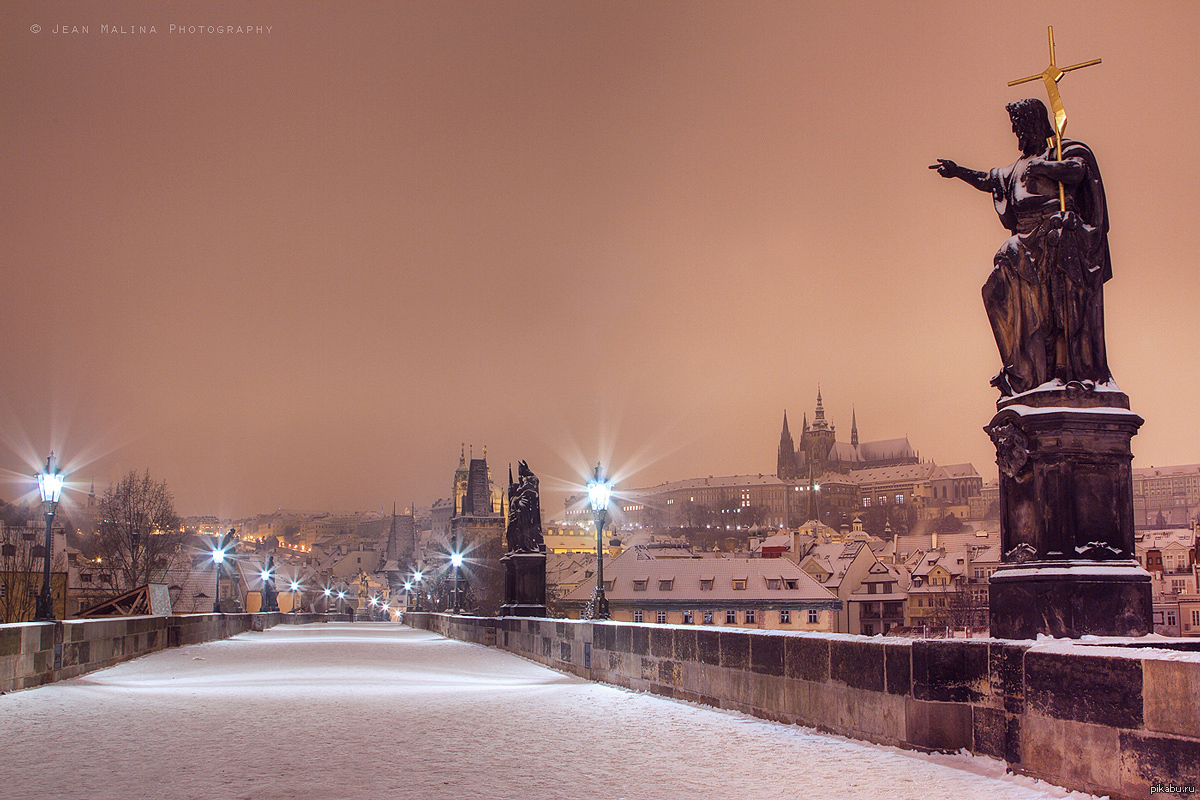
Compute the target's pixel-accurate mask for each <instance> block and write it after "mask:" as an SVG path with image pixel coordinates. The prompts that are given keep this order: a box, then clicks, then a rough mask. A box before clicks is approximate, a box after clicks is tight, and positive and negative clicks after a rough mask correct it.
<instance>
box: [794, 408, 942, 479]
mask: <svg viewBox="0 0 1200 800" xmlns="http://www.w3.org/2000/svg"><path fill="white" fill-rule="evenodd" d="M919 462H920V458H919V457H918V455H917V454H916V453H915V452H913V449H912V445H910V444H909V443H908V437H907V436H906V437H903V438H900V439H881V440H879V441H874V442H862V443H860V442H859V441H858V417H857V415H856V414H855V413H854V412H853V411H851V416H850V441H849V443H847V442H839V441H837V434H836V431H835V430H834V427H833V425H831V424H829V422H828V421H827V420H826V419H825V406H824V404H823V403H822V401H821V390H820V389H819V388H818V389H817V409H816V412H815V414H814V415H813V422H812V425H809V424H808V415H807V414H805V415H804V427H803V428H802V429H801V432H800V445H799V447H797V446H796V444H795V442H794V441H793V439H792V433H791V431H789V430H788V419H787V412H786V411H785V412H783V431H782V433H780V435H779V458H778V463H777V467H776V470H775V475H776V477H778V478H779V479H780V480H785V481H792V480H799V479H801V478H807V477H810V476H819V475H823V474H828V473H831V472H840V473H843V474H845V473H849V472H851V471H853V470H860V469H871V468H874V467H896V466H903V465H906V464H917V463H919Z"/></svg>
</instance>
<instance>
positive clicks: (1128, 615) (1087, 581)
mask: <svg viewBox="0 0 1200 800" xmlns="http://www.w3.org/2000/svg"><path fill="white" fill-rule="evenodd" d="M998 405H999V406H1000V410H999V411H998V412H997V414H996V416H995V417H993V418H992V422H991V424H990V425H988V426H987V428H985V430H986V431H987V432H988V435H989V436H991V437H992V441H993V442H994V443H995V445H996V463H997V464H998V465H999V467H1000V538H1001V559H1002V561H1003V564H1004V565H1003V566H1002V567H1001V568H1000V569H998V570H996V572H995V573H994V574H993V575H992V577H991V579H990V584H991V586H990V589H989V595H990V605H989V608H990V610H989V616H990V618H991V634H992V636H996V637H999V638H1006V639H1009V638H1012V639H1031V638H1035V637H1036V636H1037V635H1038V634H1039V633H1044V634H1047V635H1050V636H1069V637H1078V636H1084V635H1088V634H1094V635H1108V636H1141V635H1144V634H1146V633H1149V632H1150V631H1152V630H1153V623H1152V620H1153V618H1152V616H1151V600H1150V576H1149V573H1147V572H1145V570H1143V569H1142V568H1141V567H1140V566H1138V564H1137V561H1136V559H1135V558H1134V542H1133V471H1132V460H1133V453H1132V451H1131V450H1130V440H1131V439H1132V438H1133V436H1134V434H1136V433H1137V430H1138V428H1139V427H1140V426H1141V424H1142V418H1141V417H1139V416H1138V415H1137V414H1134V413H1133V412H1131V411H1130V410H1129V399H1128V398H1127V397H1126V396H1125V395H1124V394H1123V393H1122V392H1120V390H1117V389H1115V387H1112V385H1111V384H1105V385H1103V386H1091V387H1085V386H1082V385H1078V386H1076V385H1070V384H1069V385H1067V386H1053V387H1051V386H1049V385H1048V386H1047V387H1042V388H1041V389H1040V390H1037V391H1033V392H1026V393H1025V394H1023V395H1018V396H1016V397H1013V398H1006V399H1005V400H1003V401H1002V402H1001V403H999V404H998Z"/></svg>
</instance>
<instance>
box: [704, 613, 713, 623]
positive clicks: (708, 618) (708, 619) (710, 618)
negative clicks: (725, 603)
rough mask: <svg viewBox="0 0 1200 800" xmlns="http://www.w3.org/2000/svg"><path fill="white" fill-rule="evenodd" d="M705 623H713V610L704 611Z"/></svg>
mask: <svg viewBox="0 0 1200 800" xmlns="http://www.w3.org/2000/svg"><path fill="white" fill-rule="evenodd" d="M704 624H705V625H712V624H713V612H711V611H705V612H704Z"/></svg>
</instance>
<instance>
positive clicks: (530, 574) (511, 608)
mask: <svg viewBox="0 0 1200 800" xmlns="http://www.w3.org/2000/svg"><path fill="white" fill-rule="evenodd" d="M500 563H501V564H503V565H504V605H502V606H501V607H500V614H501V615H502V616H507V617H544V616H546V554H545V553H544V552H542V553H509V554H508V555H506V556H504V557H503V558H501V559H500Z"/></svg>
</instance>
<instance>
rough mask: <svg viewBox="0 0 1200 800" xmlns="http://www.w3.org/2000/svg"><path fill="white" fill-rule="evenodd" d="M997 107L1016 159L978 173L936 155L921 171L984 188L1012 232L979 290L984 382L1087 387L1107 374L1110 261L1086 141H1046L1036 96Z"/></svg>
mask: <svg viewBox="0 0 1200 800" xmlns="http://www.w3.org/2000/svg"><path fill="white" fill-rule="evenodd" d="M1007 109H1008V113H1009V117H1010V118H1011V119H1012V128H1013V133H1015V134H1016V136H1017V143H1018V145H1019V146H1020V148H1021V157H1020V158H1019V159H1017V161H1016V162H1014V163H1013V164H1010V165H1009V166H1007V167H1003V168H997V169H993V170H990V171H988V172H980V171H978V170H972V169H966V168H965V167H960V166H959V165H958V164H955V163H954V162H953V161H950V160H949V159H942V158H939V159H938V163H937V164H934V165H932V166H931V167H930V169H936V170H937V172H938V174H939V175H941V176H942V177H944V178H958V179H960V180H962V181H964V182H966V183H969V184H970V185H972V186H974V187H975V188H976V189H979V190H980V191H984V192H989V193H990V194H991V195H992V199H993V201H994V203H995V206H996V213H997V214H999V215H1000V222H1001V224H1003V225H1004V227H1005V228H1007V229H1008V230H1009V231H1011V232H1012V234H1013V235H1012V236H1011V237H1010V238H1009V239H1008V240H1006V241H1005V242H1004V244H1003V245H1001V247H1000V250H999V251H998V252H997V253H996V257H995V260H994V268H993V270H992V273H991V275H990V276H989V277H988V279H987V282H986V283H984V286H983V302H984V306H985V308H986V309H987V313H988V319H989V320H990V322H991V326H992V333H993V335H994V336H995V338H996V346H997V347H998V348H999V350H1000V358H1001V361H1002V366H1001V369H1000V372H999V373H997V375H996V376H995V377H994V378H993V379H992V385H994V386H995V387H996V388H997V389H999V390H1000V392H1001V394H1002V395H1005V396H1012V395H1015V394H1020V393H1022V392H1027V391H1029V390H1031V389H1035V388H1037V387H1038V386H1041V385H1042V384H1045V383H1047V382H1050V381H1055V380H1057V381H1060V382H1061V383H1062V384H1064V385H1068V384H1077V385H1082V386H1083V387H1084V388H1086V389H1092V388H1094V385H1095V384H1097V383H1104V382H1106V381H1108V380H1109V378H1110V377H1111V375H1110V373H1109V370H1108V358H1107V355H1106V353H1105V347H1104V298H1103V286H1104V282H1105V281H1107V280H1108V279H1109V278H1110V277H1112V264H1111V262H1110V260H1109V253H1108V209H1107V205H1106V203H1105V199H1104V185H1103V183H1102V182H1101V179H1100V170H1099V167H1098V166H1097V164H1096V157H1095V156H1094V155H1093V154H1092V151H1091V149H1090V148H1088V146H1087V145H1085V144H1083V143H1082V142H1077V141H1073V140H1071V139H1061V138H1060V139H1058V140H1057V141H1056V133H1055V130H1054V127H1053V126H1052V125H1051V123H1050V121H1049V119H1048V116H1047V113H1046V107H1045V105H1043V104H1042V102H1041V101H1040V100H1036V99H1032V98H1027V99H1024V100H1018V101H1017V102H1015V103H1009V104H1008V106H1007ZM1056 146H1061V151H1060V152H1061V157H1059V158H1056V157H1055V156H1056V155H1058V154H1057V153H1056V152H1055V149H1056Z"/></svg>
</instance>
